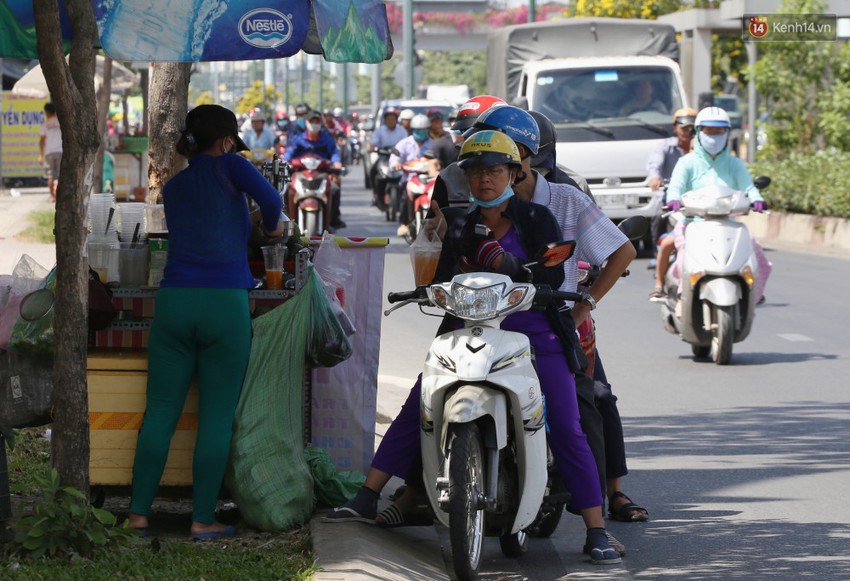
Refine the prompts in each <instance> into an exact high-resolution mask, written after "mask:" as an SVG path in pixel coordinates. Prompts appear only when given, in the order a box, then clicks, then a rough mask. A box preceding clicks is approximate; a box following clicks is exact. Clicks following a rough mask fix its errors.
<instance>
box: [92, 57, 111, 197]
mask: <svg viewBox="0 0 850 581" xmlns="http://www.w3.org/2000/svg"><path fill="white" fill-rule="evenodd" d="M111 95H112V59H111V58H109V57H104V59H103V79H102V81H101V83H100V88H99V89H98V90H97V134H98V135H99V136H100V147H98V148H97V153H96V154H95V157H94V179H93V180H92V184H94V191H96V192H102V191H103V152H104V150H105V149H106V148H105V147H104V145H105V141H104V139H103V136H104V135H106V118H107V117H109V97H110V96H111Z"/></svg>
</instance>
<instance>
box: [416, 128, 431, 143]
mask: <svg viewBox="0 0 850 581" xmlns="http://www.w3.org/2000/svg"><path fill="white" fill-rule="evenodd" d="M413 139H415V140H416V142H417V143H422V142H424V141H425V140H426V139H428V130H427V129H414V130H413Z"/></svg>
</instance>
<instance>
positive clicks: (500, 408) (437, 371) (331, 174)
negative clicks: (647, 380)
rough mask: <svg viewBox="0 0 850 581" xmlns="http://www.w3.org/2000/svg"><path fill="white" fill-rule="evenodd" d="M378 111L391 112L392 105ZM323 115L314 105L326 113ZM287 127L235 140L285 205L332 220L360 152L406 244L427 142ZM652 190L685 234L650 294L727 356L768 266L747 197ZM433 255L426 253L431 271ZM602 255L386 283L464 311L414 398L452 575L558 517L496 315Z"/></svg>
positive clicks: (429, 187) (393, 299) (511, 337)
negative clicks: (492, 546)
mask: <svg viewBox="0 0 850 581" xmlns="http://www.w3.org/2000/svg"><path fill="white" fill-rule="evenodd" d="M389 114H390V116H392V115H395V116H399V112H398V111H389ZM313 115H314V114H313V113H312V112H310V113H308V114H307V116H308V117H312V116H313ZM332 119H333V115H331V119H330V120H327V116H326V123H330V122H331V121H332ZM423 123H424V122H423ZM331 125H332V123H331ZM414 126H415V125H414ZM287 130H288V129H287V127H286V126H285V125H281V126H280V134H279V135H278V139H277V141H276V145H275V147H276V148H277V150H276V151H275V150H273V149H269V150H263V151H257V150H251V151H249V152H247V154H248V155H249V157H250V158H251V159H252V161H254V163H255V164H256V165H257V166H258V167H259V168H260V169H261V170H262V171H263V172H264V175H265V176H266V177H267V178H268V179H269V180H270V181H271V182H272V183H274V184H275V186H276V187H278V188H279V189H280V191H281V192H282V194H283V195H285V196H286V207H287V208H288V212H289V215H290V217H292V219H293V220H294V221H296V222H297V223H298V226H299V228H300V229H301V231H302V232H303V233H305V234H308V235H320V234H321V233H322V232H324V231H332V230H333V228H334V224H333V219H332V216H331V213H332V207H333V204H334V201H333V199H334V196H338V195H339V184H340V181H339V175H340V174H343V173H344V172H345V169H344V167H345V166H346V165H350V164H354V163H361V162H362V163H363V165H364V179H365V182H366V184H367V186H368V187H370V188H371V189H372V192H373V205H374V206H375V207H376V209H377V210H378V211H380V212H381V213H382V214H383V215H384V217H385V218H386V220H387V221H390V222H395V221H398V222H399V223H400V224H401V226H402V227H403V228H402V227H400V229H399V236H401V237H403V238H404V239H405V240H406V241H407V243H408V244H412V243H413V242H414V241H416V238H417V235H418V234H419V233H420V232H422V231H423V228H425V227H426V220H427V219H428V217H429V215H430V214H429V212H430V208H431V197H432V194H433V190H434V185H435V182H436V180H437V176H438V175H439V171H440V166H439V164H438V163H437V162H436V159H435V156H434V155H433V154H432V153H431V152H422V154H421V155H413V156H407V159H402V158H401V156H400V152H399V148H397V147H391V146H373V147H371V148H370V149H371V151H369V152H368V153H365V152H363V150H362V148H361V147H362V146H361V144H362V143H364V142H365V141H366V139H365V137H366V135H365V132H364V131H363V130H362V129H361V128H360V127H359V126H358V125H355V126H352V127H349V128H348V129H347V131H345V130H340V131H337V132H335V133H334V134H333V139H334V141H335V143H336V145H337V149H338V156H339V159H340V160H344V162H343V163H334V162H333V161H332V160H331V159H329V158H327V157H322V156H320V155H317V154H316V153H314V152H307V153H303V154H300V155H297V156H292V155H288V156H287V155H286V151H285V148H286V147H287V145H288V143H289V142H288V141H287ZM331 130H333V126H332V127H331ZM411 137H412V134H411ZM282 158H288V161H287V162H285V163H284V162H282V161H281V159H282ZM769 183H770V179H769V178H767V177H763V176H762V177H759V178H757V179H756V180H754V184H753V187H754V189H755V190H758V191H760V190H763V189H765V188H766V187H767V186H768V185H769ZM337 203H338V202H337ZM664 203H666V204H668V205H666V206H665V213H664V214H663V216H662V218H663V219H664V220H668V221H669V222H670V228H667V230H670V229H672V230H673V232H677V230H676V228H673V224H674V223H676V222H681V225H680V226H681V229H680V230H678V232H679V234H680V235H681V239H682V240H684V245H683V246H681V247H678V246H677V253H676V254H675V258H671V259H669V264H666V263H665V264H664V267H665V274H664V278H663V280H664V283H663V287H662V288H661V289H660V290H659V291H658V295H659V296H656V297H654V298H653V299H652V300H653V301H654V302H658V303H659V304H660V309H661V319H662V325H663V328H664V329H665V330H667V331H668V332H670V333H672V334H674V335H677V336H679V337H680V338H681V339H682V340H683V341H684V342H686V343H688V344H689V345H690V346H691V349H692V352H693V355H694V357H695V358H710V359H711V360H712V361H714V362H715V363H717V364H719V365H725V364H728V363H730V361H731V357H732V346H733V344H734V343H736V342H740V341H743V340H744V339H745V338H746V337H747V335H748V334H749V332H750V330H751V328H752V324H753V319H754V314H755V306H756V304H757V303H758V302H759V300H760V298H761V297H760V296H759V295H760V293H763V281H762V284H761V286H758V285H757V282H758V281H759V280H760V276H766V275H765V273H764V272H761V269H762V268H763V265H760V264H759V260H758V258H757V256H756V254H757V251H756V246H757V245H756V244H755V243H754V241H753V240H752V238H751V237H750V235H749V232H748V229H747V226H746V225H745V224H744V223H741V222H738V221H736V220H735V219H734V217H735V216H739V215H743V214H746V213H748V212H749V211H750V209H751V207H753V204H752V201H751V200H750V199H749V198H748V195H747V193H746V192H744V191H741V190H736V189H733V188H730V187H727V186H726V185H722V184H716V183H715V184H713V185H707V186H702V187H694V188H693V189H691V190H690V191H686V192H684V193H683V194H682V195H681V197H680V198H678V199H676V200H675V202H671V201H669V198H667V199H666V200H665V201H664ZM761 208H762V209H763V205H762V206H761ZM759 211H760V210H759ZM685 224H686V225H687V228H686V229H685V228H684V225H685ZM619 227H620V229H621V231H622V232H623V233H624V234H625V235H626V237H627V238H628V239H629V240H631V241H632V242H633V243H638V241H641V240H642V239H644V238H645V237H646V236H647V231H648V228H649V221H648V220H647V219H646V218H645V217H643V216H633V217H631V218H628V219H625V220H623V221H621V222H620V224H619ZM414 248H415V246H414ZM574 250H575V242H574V241H563V242H559V243H554V244H550V245H549V246H548V247H546V248H544V249H542V250H541V252H540V253H539V254H538V255H537V256H535V257H534V258H533V260H532V262H530V263H529V264H538V263H540V264H545V265H546V266H547V267H553V268H559V267H561V265H562V264H563V263H564V262H565V261H566V260H568V259H569V258H570V257H571V256H572V254H573V251H574ZM435 267H436V261H434V262H433V263H432V264H431V265H430V268H431V269H432V270H431V272H432V273H433V268H435ZM601 267H602V265H593V264H588V263H584V262H579V264H578V270H579V280H578V283H579V286H578V288H577V289H575V291H574V292H566V291H559V290H556V289H551V288H549V287H548V286H546V285H538V284H535V283H534V281H533V280H531V279H530V278H529V279H528V280H527V281H525V282H516V281H514V280H512V279H511V278H510V277H507V276H504V275H500V274H496V273H492V272H466V273H463V274H459V275H457V276H455V277H454V278H453V279H452V280H451V281H449V282H444V283H439V284H428V282H423V281H417V284H418V286H417V287H416V289H415V290H412V291H406V292H391V293H390V294H389V296H388V301H389V303H391V304H392V305H393V306H392V307H391V308H390V309H388V310H387V311H386V312H385V314H386V315H389V314H390V313H391V312H392V311H394V310H395V309H397V308H399V307H402V306H404V305H408V304H415V305H417V306H419V307H420V309H422V308H423V307H426V308H427V307H430V308H436V309H437V310H439V311H444V312H446V313H448V314H450V315H453V316H454V317H456V318H457V319H459V320H461V321H462V322H463V324H462V325H461V326H460V327H458V328H457V329H455V330H454V331H451V332H448V333H444V334H442V335H439V336H438V337H437V338H435V340H434V342H433V343H432V345H431V347H430V349H429V352H428V354H427V356H426V361H427V362H428V363H427V364H426V365H425V368H424V373H423V375H422V383H421V385H422V390H421V399H420V410H421V411H420V416H421V425H420V428H421V429H420V438H421V451H422V465H423V478H424V481H425V483H426V487H425V488H426V491H427V496H428V501H429V505H430V507H431V509H432V511H433V514H434V516H435V518H436V520H437V521H439V522H440V523H442V524H443V525H445V526H446V527H447V528H448V529H449V533H450V534H449V536H450V543H451V547H450V554H451V558H452V566H453V569H454V573H455V575H456V576H457V578H460V579H471V578H475V576H476V575H477V570H478V567H479V564H480V561H481V557H482V550H483V544H482V543H483V539H484V537H486V536H495V537H497V538H498V539H499V542H500V546H501V549H502V552H503V553H504V554H505V555H506V556H508V557H518V556H520V555H522V554H523V553H524V552H525V551H526V547H527V542H528V537H530V536H539V537H546V536H549V535H551V534H552V533H553V532H554V531H555V529H556V528H557V526H558V522H559V521H560V518H561V515H562V514H563V511H564V507H565V506H566V505H567V503H568V500H569V494H568V493H566V492H564V485H563V483H562V482H560V477H559V474H558V471H557V470H555V469H554V467H553V463H552V456H551V452H550V451H549V450H548V448H547V440H546V434H547V430H546V422H545V414H544V409H545V408H544V402H543V398H542V394H541V390H540V388H539V385H540V384H539V380H538V377H537V372H536V369H535V366H534V363H533V360H532V358H531V356H530V345H529V340H528V338H527V337H526V336H525V335H523V334H521V333H516V332H511V331H506V330H503V329H501V323H502V321H503V320H504V319H505V317H506V316H508V315H509V314H512V313H516V312H520V311H524V310H541V309H543V308H545V306H546V305H547V304H549V303H550V302H554V301H564V300H567V301H579V302H580V301H582V300H586V296H587V294H586V292H587V291H588V289H589V288H591V287H592V285H593V283H594V281H595V278H596V276H597V275H598V274H599V272H600V269H601ZM525 268H526V270H528V269H527V266H526V267H525ZM528 272H529V273H530V270H529V271H528ZM627 274H628V271H626V273H624V274H623V276H625V275H627ZM432 276H433V274H432ZM424 279H427V281H430V280H431V277H427V276H426V277H424ZM424 279H423V280H424Z"/></svg>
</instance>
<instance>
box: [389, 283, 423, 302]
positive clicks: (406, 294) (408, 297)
mask: <svg viewBox="0 0 850 581" xmlns="http://www.w3.org/2000/svg"><path fill="white" fill-rule="evenodd" d="M426 288H427V287H425V286H418V287H416V290H412V291H402V292H398V293H389V294H387V301H389V302H390V303H400V302H402V301H412V300H418V299H424V298H425V297H426V296H428V295H427V293H426V291H425V289H426Z"/></svg>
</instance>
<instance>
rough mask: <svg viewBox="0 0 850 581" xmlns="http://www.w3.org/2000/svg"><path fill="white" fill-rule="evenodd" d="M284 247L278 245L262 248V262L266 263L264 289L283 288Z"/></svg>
mask: <svg viewBox="0 0 850 581" xmlns="http://www.w3.org/2000/svg"><path fill="white" fill-rule="evenodd" d="M285 253H286V247H285V246H282V245H280V244H275V245H272V246H263V260H264V261H265V263H266V288H268V289H275V290H276V289H282V288H283V258H284V254H285Z"/></svg>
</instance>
